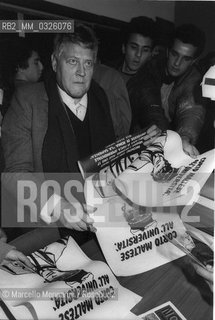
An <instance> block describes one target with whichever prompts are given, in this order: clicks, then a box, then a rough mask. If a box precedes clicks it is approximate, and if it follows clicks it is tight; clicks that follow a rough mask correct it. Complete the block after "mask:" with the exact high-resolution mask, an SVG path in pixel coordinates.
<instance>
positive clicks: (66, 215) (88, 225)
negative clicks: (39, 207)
mask: <svg viewBox="0 0 215 320" xmlns="http://www.w3.org/2000/svg"><path fill="white" fill-rule="evenodd" d="M94 211H95V208H92V207H90V206H87V205H83V206H82V205H81V204H80V202H78V201H75V202H73V203H69V202H68V201H66V200H65V199H62V200H61V215H60V221H61V223H62V224H63V225H64V226H65V227H66V228H69V229H74V230H77V231H86V230H88V231H92V232H95V231H96V229H95V228H94V227H93V222H94V221H93V219H92V218H90V216H89V213H93V212H94Z"/></svg>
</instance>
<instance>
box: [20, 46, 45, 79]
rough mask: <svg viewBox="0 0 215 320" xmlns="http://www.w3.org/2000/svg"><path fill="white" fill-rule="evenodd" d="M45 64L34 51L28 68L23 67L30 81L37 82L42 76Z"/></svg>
mask: <svg viewBox="0 0 215 320" xmlns="http://www.w3.org/2000/svg"><path fill="white" fill-rule="evenodd" d="M42 71H43V65H42V63H41V61H40V57H39V55H38V53H37V52H36V51H32V55H31V57H30V58H29V59H28V68H26V69H22V73H23V75H24V77H25V79H26V81H29V82H37V81H38V80H39V78H40V77H41V74H42Z"/></svg>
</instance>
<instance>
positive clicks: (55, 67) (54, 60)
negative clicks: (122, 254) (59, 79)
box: [51, 53, 57, 72]
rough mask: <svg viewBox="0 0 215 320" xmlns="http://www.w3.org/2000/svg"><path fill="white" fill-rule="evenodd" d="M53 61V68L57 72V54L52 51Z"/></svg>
mask: <svg viewBox="0 0 215 320" xmlns="http://www.w3.org/2000/svg"><path fill="white" fill-rule="evenodd" d="M51 62H52V69H53V70H54V72H56V69H57V59H56V56H55V54H53V53H52V55H51Z"/></svg>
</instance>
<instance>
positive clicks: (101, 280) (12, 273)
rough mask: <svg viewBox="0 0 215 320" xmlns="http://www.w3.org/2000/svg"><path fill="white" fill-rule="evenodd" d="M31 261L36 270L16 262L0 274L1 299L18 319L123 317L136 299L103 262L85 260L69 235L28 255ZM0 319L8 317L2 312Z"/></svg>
mask: <svg viewBox="0 0 215 320" xmlns="http://www.w3.org/2000/svg"><path fill="white" fill-rule="evenodd" d="M30 259H31V261H32V262H33V264H34V265H35V266H36V271H35V272H32V270H31V271H30V270H29V269H25V268H20V266H18V265H17V263H10V264H9V265H7V266H5V267H2V269H4V270H0V275H1V277H0V288H1V298H2V299H3V300H4V302H5V305H6V306H7V307H8V309H9V310H10V312H12V314H13V315H14V316H15V317H16V319H17V320H25V319H26V320H27V319H28V320H36V319H39V320H48V319H50V320H54V319H61V320H67V319H74V320H75V319H79V318H80V319H93V320H94V319H99V320H100V319H102V318H103V315H104V314H105V316H106V318H107V319H124V318H125V316H126V315H127V314H128V313H129V310H130V309H131V308H132V307H133V306H134V305H135V304H136V303H137V302H138V301H139V300H140V297H139V296H138V295H136V294H134V293H132V292H131V291H129V290H127V289H125V288H123V287H121V286H120V284H119V283H118V281H117V280H116V278H115V277H114V275H113V274H112V273H111V271H110V269H109V268H108V266H107V265H106V264H105V263H103V262H100V261H92V260H90V259H89V258H88V257H87V256H86V255H85V254H84V253H83V252H82V250H81V249H80V248H79V247H78V245H77V244H76V243H75V241H74V240H73V239H72V238H71V237H69V238H68V239H61V240H59V241H57V242H55V243H53V244H51V245H48V246H47V247H45V248H43V249H41V250H38V251H36V252H34V253H32V254H31V255H30ZM5 292H7V296H6V295H5ZM125 300H126V301H127V303H126V305H125V303H124V301H125ZM0 312H1V311H0ZM0 318H1V320H3V319H7V318H6V316H5V315H3V313H2V314H0Z"/></svg>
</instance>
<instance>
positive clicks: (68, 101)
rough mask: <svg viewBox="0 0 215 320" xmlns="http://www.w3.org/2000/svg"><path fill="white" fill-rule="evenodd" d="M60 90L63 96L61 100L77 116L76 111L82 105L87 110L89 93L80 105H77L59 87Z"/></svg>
mask: <svg viewBox="0 0 215 320" xmlns="http://www.w3.org/2000/svg"><path fill="white" fill-rule="evenodd" d="M57 87H58V90H59V93H60V96H61V99H62V100H63V102H64V103H65V104H66V105H67V107H68V108H69V109H70V110H71V111H72V112H73V113H74V114H75V115H76V109H77V107H78V106H80V104H81V105H82V106H84V107H85V108H86V110H87V93H85V95H84V96H83V97H82V98H81V100H80V101H79V102H78V103H75V99H73V98H72V97H70V96H69V95H68V94H67V93H66V92H65V91H63V90H62V89H61V88H60V87H59V86H57Z"/></svg>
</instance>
